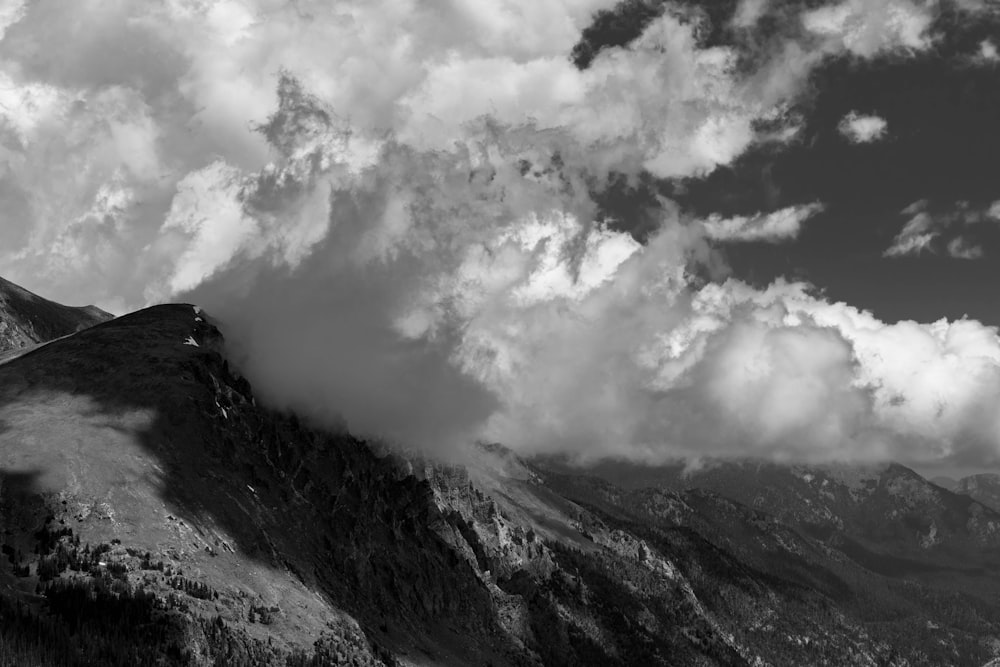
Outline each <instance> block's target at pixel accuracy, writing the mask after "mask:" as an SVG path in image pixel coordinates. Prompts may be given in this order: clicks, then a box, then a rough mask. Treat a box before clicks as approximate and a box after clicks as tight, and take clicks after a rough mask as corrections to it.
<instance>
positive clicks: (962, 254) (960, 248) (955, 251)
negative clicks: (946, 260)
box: [948, 236, 983, 259]
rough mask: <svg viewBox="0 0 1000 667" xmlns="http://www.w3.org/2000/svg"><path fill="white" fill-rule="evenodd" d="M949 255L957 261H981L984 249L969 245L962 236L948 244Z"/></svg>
mask: <svg viewBox="0 0 1000 667" xmlns="http://www.w3.org/2000/svg"><path fill="white" fill-rule="evenodd" d="M948 254H949V255H950V256H951V257H954V258H955V259H979V258H980V257H982V256H983V248H982V246H979V245H973V244H971V243H969V241H968V240H967V239H965V238H962V237H961V236H956V237H955V238H953V239H952V240H951V241H950V242H949V243H948Z"/></svg>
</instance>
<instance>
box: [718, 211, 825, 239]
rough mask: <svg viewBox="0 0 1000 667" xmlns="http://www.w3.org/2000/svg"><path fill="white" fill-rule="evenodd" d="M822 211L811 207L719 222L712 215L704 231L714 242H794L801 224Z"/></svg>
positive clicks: (720, 218)
mask: <svg viewBox="0 0 1000 667" xmlns="http://www.w3.org/2000/svg"><path fill="white" fill-rule="evenodd" d="M822 210H823V205H822V204H820V203H812V204H805V205H801V206H788V207H786V208H783V209H780V210H778V211H772V212H770V213H757V214H755V215H751V216H735V217H732V218H723V217H722V216H719V215H712V216H709V218H708V219H707V220H705V231H706V233H707V234H708V237H709V238H710V239H712V240H715V241H765V242H768V243H778V242H780V241H786V240H789V239H794V238H796V237H797V236H798V235H799V231H801V229H802V223H803V222H805V221H806V220H808V219H809V218H811V217H813V216H814V215H816V214H817V213H819V212H820V211H822Z"/></svg>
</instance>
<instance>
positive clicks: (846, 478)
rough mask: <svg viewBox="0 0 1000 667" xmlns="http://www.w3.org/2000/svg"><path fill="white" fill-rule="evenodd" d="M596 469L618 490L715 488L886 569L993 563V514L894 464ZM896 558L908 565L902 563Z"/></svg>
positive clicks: (998, 533) (998, 531)
mask: <svg viewBox="0 0 1000 667" xmlns="http://www.w3.org/2000/svg"><path fill="white" fill-rule="evenodd" d="M594 472H595V474H599V475H600V476H601V477H603V478H604V479H607V480H609V481H611V482H613V483H616V484H617V485H619V486H621V487H623V488H629V489H636V488H643V487H650V488H659V489H665V490H672V491H681V490H686V489H702V490H707V491H712V492H714V493H718V494H719V495H722V496H724V497H726V498H729V499H731V500H734V501H737V502H739V503H742V504H743V505H746V506H747V507H752V508H754V509H758V510H761V511H763V512H766V513H768V514H770V515H772V516H774V517H776V518H778V519H780V520H781V521H783V522H784V523H786V524H788V525H790V526H794V527H796V528H797V529H799V530H801V531H802V532H804V533H806V534H808V535H811V536H814V537H816V538H818V539H822V540H825V541H832V542H835V543H836V544H838V545H840V547H841V548H842V549H843V550H845V551H847V552H850V553H851V554H852V557H854V558H856V559H860V560H862V561H864V562H865V563H866V564H867V565H868V566H870V567H872V568H882V569H884V570H886V571H887V572H896V571H898V570H897V568H898V567H900V566H903V567H912V568H915V570H918V571H920V570H926V569H927V568H928V567H930V568H932V569H933V568H937V567H944V568H951V569H954V570H955V571H962V570H965V569H969V568H973V569H974V568H976V567H992V563H993V562H995V559H996V557H997V555H998V554H1000V514H998V513H997V511H995V510H993V509H991V508H990V507H987V506H985V505H984V504H983V503H980V502H977V501H976V500H974V499H972V498H970V497H968V496H966V495H963V494H961V493H956V492H952V491H948V490H947V489H944V488H942V487H940V486H938V485H936V484H932V483H931V482H929V481H928V480H926V479H924V478H923V477H921V476H920V475H918V474H917V473H916V472H914V471H913V470H911V469H909V468H907V467H905V466H902V465H899V464H897V463H886V464H870V465H812V466H809V465H784V464H779V463H773V462H768V461H757V460H730V461H721V460H717V461H707V462H704V464H703V465H701V466H700V467H698V468H686V467H685V466H684V465H683V464H681V463H677V464H672V465H665V466H658V467H647V466H637V465H632V464H625V463H614V464H605V465H603V466H602V467H601V468H600V469H599V470H597V471H594ZM883 556H888V557H890V561H883ZM898 558H902V559H903V560H904V561H906V562H907V563H910V564H909V565H902V564H901V563H899V562H896V559H898Z"/></svg>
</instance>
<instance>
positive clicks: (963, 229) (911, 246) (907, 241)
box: [882, 199, 1000, 259]
mask: <svg viewBox="0 0 1000 667" xmlns="http://www.w3.org/2000/svg"><path fill="white" fill-rule="evenodd" d="M900 213H902V214H903V215H909V216H911V217H910V219H909V220H908V221H907V222H906V224H904V225H903V228H902V229H901V230H900V232H899V234H897V235H896V237H895V238H894V239H893V242H892V245H891V246H890V247H889V248H888V249H887V250H886V251H885V252H884V253H882V254H883V256H885V257H902V256H905V255H919V254H921V253H923V252H924V251H929V252H935V247H934V245H935V243H936V241H937V239H938V238H940V237H942V236H951V238H950V240H948V242H947V243H946V244H944V250H945V252H946V253H947V254H948V256H950V257H954V258H955V259H979V258H981V257H982V256H983V255H984V254H985V253H984V250H983V247H982V245H980V244H979V243H976V242H974V241H973V240H971V239H970V238H969V237H968V233H969V232H970V231H972V232H975V231H976V228H977V227H978V226H980V225H982V224H983V223H986V222H989V221H991V220H1000V202H993V203H992V204H990V205H989V206H978V207H977V206H973V205H971V204H970V203H969V202H966V201H960V202H955V203H954V204H953V205H952V206H951V207H950V208H949V209H948V210H944V211H937V212H934V213H932V212H931V211H930V202H929V201H928V200H926V199H921V200H919V201H915V202H913V203H912V204H910V205H909V206H907V207H906V208H904V209H903V210H902V211H900ZM956 230H958V231H956Z"/></svg>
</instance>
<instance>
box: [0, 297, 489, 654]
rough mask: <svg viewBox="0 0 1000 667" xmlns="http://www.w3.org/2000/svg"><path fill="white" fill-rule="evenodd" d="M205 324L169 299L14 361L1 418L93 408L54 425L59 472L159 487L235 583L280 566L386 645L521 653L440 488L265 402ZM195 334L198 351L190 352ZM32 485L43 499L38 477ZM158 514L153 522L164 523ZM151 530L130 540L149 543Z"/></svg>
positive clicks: (122, 492)
mask: <svg viewBox="0 0 1000 667" xmlns="http://www.w3.org/2000/svg"><path fill="white" fill-rule="evenodd" d="M201 320H202V318H200V317H197V314H196V313H195V311H194V309H193V308H192V307H191V306H186V305H168V306H158V307H154V308H151V309H147V310H144V311H139V312H137V313H133V314H130V315H127V316H124V317H121V318H118V319H117V320H114V321H111V322H107V323H104V324H100V325H98V326H96V327H94V328H92V329H88V330H86V331H83V332H80V333H78V334H76V335H73V336H70V337H68V338H65V339H63V340H59V341H56V342H54V343H52V344H50V345H47V346H45V347H42V348H39V349H37V350H34V351H32V352H29V353H27V354H25V355H24V356H23V357H20V358H18V359H15V360H12V361H11V362H9V363H7V364H4V365H2V366H0V418H3V417H4V416H5V412H6V413H8V414H9V413H11V412H12V411H13V412H18V414H21V415H22V416H23V414H24V411H25V410H33V409H35V406H32V405H30V404H29V405H21V404H20V403H23V402H24V401H25V400H26V399H28V398H31V400H33V397H41V398H42V399H44V400H49V401H50V402H51V406H46V409H50V408H51V409H52V410H54V411H55V412H54V414H63V413H60V412H58V410H59V409H63V408H61V407H59V406H63V405H64V404H65V403H66V402H67V401H70V402H72V401H74V400H77V401H79V404H80V405H86V409H80V410H79V411H77V412H75V413H70V414H68V415H67V418H68V419H72V420H74V421H79V422H80V427H79V428H76V427H73V428H71V429H70V432H67V431H66V428H68V427H64V429H63V430H62V431H58V430H57V431H55V432H56V433H60V434H61V435H60V436H59V437H62V438H64V439H65V443H64V444H63V443H60V442H49V441H47V442H46V443H45V446H47V447H48V448H49V449H52V450H54V451H55V455H53V456H51V457H50V458H49V460H50V461H51V462H52V465H53V466H63V467H65V466H66V465H67V464H66V461H65V460H64V459H62V458H60V456H61V454H60V451H62V450H61V449H60V448H63V450H65V451H73V452H76V454H75V455H77V456H86V455H87V450H86V448H87V447H94V448H105V449H104V450H103V452H104V453H103V454H102V455H103V456H104V457H105V459H106V462H107V467H106V469H101V470H97V471H96V472H94V474H96V475H105V476H106V479H103V480H98V481H99V482H101V483H104V484H105V485H106V486H107V487H108V489H110V491H111V496H114V497H115V498H119V497H130V494H131V495H132V496H141V493H142V489H143V488H147V487H148V488H151V489H152V493H151V495H153V496H155V497H154V498H152V499H151V501H152V502H150V503H149V506H150V508H152V507H153V506H154V505H156V506H159V503H162V505H163V506H165V508H166V511H169V512H170V514H171V518H177V519H179V520H181V525H185V526H193V527H194V532H193V533H191V534H190V535H188V537H186V538H185V539H186V540H187V541H188V542H189V543H190V547H188V546H187V545H186V544H185V545H184V546H185V548H187V550H188V551H189V552H190V556H191V557H192V558H194V559H195V562H199V560H198V559H200V562H203V564H204V565H205V567H206V568H213V567H214V568H216V569H217V570H221V571H223V572H226V573H227V574H228V575H229V576H230V577H231V578H232V579H233V582H232V583H236V584H238V583H239V582H240V577H242V576H245V574H243V573H242V571H241V570H240V569H239V566H238V560H239V558H240V557H248V558H251V559H253V560H254V561H256V562H258V563H260V564H263V565H266V566H268V567H269V568H272V569H271V571H272V572H274V573H275V574H274V577H273V583H275V584H280V581H281V577H283V576H285V575H284V574H283V573H287V572H290V573H293V574H294V575H295V576H297V577H298V578H299V579H300V580H301V581H302V582H303V583H305V584H306V586H308V587H310V588H311V589H313V590H318V591H321V592H322V593H323V594H324V595H325V597H327V598H328V599H330V600H332V602H333V603H334V604H335V605H336V606H338V607H340V608H342V609H344V610H346V611H348V612H350V613H351V614H352V615H354V616H355V617H356V618H357V619H358V620H359V621H361V623H362V626H363V628H364V629H365V631H366V633H368V635H369V637H370V639H371V643H372V644H373V645H374V646H376V647H377V646H378V645H379V644H388V645H391V646H397V647H400V646H416V647H421V646H425V647H426V648H428V649H433V650H434V651H435V652H438V653H439V652H441V651H442V650H443V651H444V652H446V653H454V654H457V655H463V654H465V655H470V656H474V655H480V656H484V657H486V656H488V657H489V658H491V659H495V656H496V655H500V654H503V653H506V652H507V649H508V648H509V647H507V646H503V645H502V641H501V640H498V639H496V637H497V636H499V633H497V632H496V628H495V620H494V619H495V616H494V614H495V611H494V609H493V607H492V600H491V598H490V595H489V593H488V591H487V590H486V589H485V587H484V586H483V585H482V584H481V583H480V582H479V581H478V579H477V578H476V576H475V574H474V573H473V571H472V569H471V567H470V566H469V565H468V564H467V563H466V562H465V561H464V560H462V559H461V558H460V557H458V556H457V554H455V552H454V551H453V550H452V549H451V547H450V546H449V545H448V544H446V543H445V542H444V540H443V539H442V538H441V537H440V536H439V535H438V534H437V532H435V530H433V529H432V526H433V525H435V522H438V525H440V522H441V521H443V519H442V518H441V517H440V515H436V511H437V510H436V507H435V506H434V505H433V503H432V501H431V500H432V495H431V491H430V489H429V487H428V486H427V484H426V483H424V482H418V481H416V480H415V479H414V478H413V477H403V476H402V475H400V473H399V472H398V470H396V469H395V468H394V467H393V465H392V464H391V463H390V462H389V461H387V460H382V459H378V458H376V457H375V456H374V455H373V454H372V453H371V451H370V450H369V449H368V448H367V446H365V445H364V443H362V442H359V441H357V440H355V439H354V438H352V437H350V436H348V435H346V434H340V435H334V434H329V433H322V432H319V431H315V430H312V429H309V428H306V427H303V426H302V425H301V424H300V423H299V421H298V419H296V418H295V417H294V416H286V415H280V414H275V413H271V412H268V411H266V410H263V409H260V408H257V407H256V406H255V405H254V404H253V402H252V395H251V390H250V387H249V384H248V383H246V381H245V380H242V379H241V378H238V377H236V376H235V375H233V374H232V373H230V370H229V367H228V364H227V363H226V362H225V361H224V360H223V359H222V357H221V356H220V355H219V354H218V353H217V352H216V351H215V350H216V349H219V348H220V347H221V344H222V341H221V336H220V335H219V333H218V331H217V330H216V329H215V327H214V326H212V325H211V324H210V323H208V322H205V321H201ZM189 337H193V339H194V340H195V341H196V342H198V346H195V345H190V344H185V341H186V340H188V338H189ZM45 397H48V398H47V399H46V398H45ZM52 406H55V407H52ZM41 428H42V433H50V432H52V431H51V428H53V425H52V424H48V425H47V426H45V425H43V427H41ZM46 428H47V429H49V430H45V429H46ZM102 434H103V435H102ZM23 435H24V434H22V433H19V432H18V430H17V428H14V430H13V431H11V429H10V426H9V425H8V427H7V430H6V431H4V430H3V428H2V427H0V467H6V468H8V469H10V468H11V467H12V463H13V462H15V461H16V460H17V458H18V456H21V455H25V456H30V454H31V452H29V451H27V448H30V445H29V444H28V443H27V441H24V440H23V439H21V440H19V438H21V436H23ZM95 438H96V439H99V440H100V441H95V440H94V439H95ZM114 442H132V443H134V445H127V446H126V445H123V447H132V449H133V450H134V451H128V450H123V451H122V452H121V453H117V452H116V451H114V450H112V451H110V452H109V451H108V448H112V447H113V446H114ZM135 445H138V447H137V448H136V447H135ZM94 451H95V452H96V451H99V450H98V449H95V450H94ZM135 452H141V455H139V456H136V454H135ZM137 468H138V469H137ZM15 477H16V476H15ZM12 479H13V478H12ZM17 479H19V480H20V481H18V482H17V484H19V485H20V487H23V488H28V489H31V490H32V492H34V493H36V495H37V493H38V492H39V489H38V488H37V484H36V485H35V486H30V485H29V486H27V487H25V484H26V483H27V482H26V481H25V480H26V479H27V478H25V479H21V478H17ZM90 481H93V480H90ZM144 485H145V486H144ZM20 487H19V488H20ZM55 490H56V489H51V488H49V489H45V491H46V492H51V491H55ZM136 502H139V503H141V502H145V500H143V499H142V498H141V497H140V498H138V500H136ZM150 513H151V514H152V515H151V516H148V517H145V518H146V519H148V521H149V523H150V525H152V524H156V523H157V522H160V523H162V522H163V517H161V516H159V512H154V511H153V510H152V509H150ZM144 529H145V525H144V526H143V527H142V528H141V529H140V530H139V531H133V532H132V533H131V535H130V534H127V533H128V531H123V534H122V535H121V536H120V537H121V539H122V540H123V543H125V542H127V541H128V540H129V539H133V540H136V539H139V540H141V539H143V537H144V535H143V533H142V530H144ZM150 546H153V545H150ZM146 548H149V547H148V546H147V547H146ZM233 561H236V562H237V564H236V565H233V564H231V563H232V562H233ZM227 563H230V564H229V565H227ZM227 567H229V568H231V569H229V570H226V568H227ZM491 636H492V638H490V637H491ZM470 637H478V638H479V639H482V640H485V641H478V642H477V640H475V639H472V640H470V639H468V638H470ZM488 638H489V639H488ZM474 643H475V645H474ZM497 651H499V653H497ZM500 662H501V663H502V662H504V660H500Z"/></svg>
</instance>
